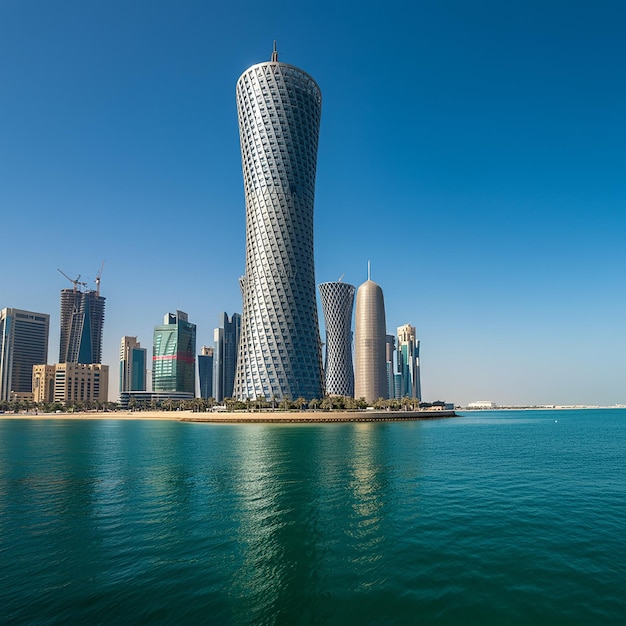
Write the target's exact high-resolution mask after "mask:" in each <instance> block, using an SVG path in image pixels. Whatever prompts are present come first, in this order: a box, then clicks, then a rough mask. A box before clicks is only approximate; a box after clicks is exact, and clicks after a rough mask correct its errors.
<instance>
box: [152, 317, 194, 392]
mask: <svg viewBox="0 0 626 626" xmlns="http://www.w3.org/2000/svg"><path fill="white" fill-rule="evenodd" d="M195 359H196V325H195V324H191V323H190V322H189V319H188V316H187V313H184V312H183V311H176V313H166V314H165V317H164V319H163V325H162V326H155V328H154V341H153V348H152V390H153V391H172V392H185V393H190V394H192V397H193V396H195V394H196V360H195Z"/></svg>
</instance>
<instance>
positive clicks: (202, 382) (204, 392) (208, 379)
mask: <svg viewBox="0 0 626 626" xmlns="http://www.w3.org/2000/svg"><path fill="white" fill-rule="evenodd" d="M198 382H199V393H198V396H199V397H200V398H213V397H214V396H213V348H208V347H207V346H202V348H200V354H199V355H198Z"/></svg>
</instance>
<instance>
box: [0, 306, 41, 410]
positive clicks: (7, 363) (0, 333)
mask: <svg viewBox="0 0 626 626" xmlns="http://www.w3.org/2000/svg"><path fill="white" fill-rule="evenodd" d="M49 329H50V316H49V315H48V314H46V313H34V312H32V311H23V310H22V309H12V308H6V309H2V310H1V311H0V400H5V401H12V400H30V399H31V398H32V391H33V387H32V385H33V365H36V364H38V363H47V361H48V333H49Z"/></svg>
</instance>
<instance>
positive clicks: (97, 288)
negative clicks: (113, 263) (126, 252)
mask: <svg viewBox="0 0 626 626" xmlns="http://www.w3.org/2000/svg"><path fill="white" fill-rule="evenodd" d="M103 269H104V261H102V265H101V266H100V271H99V272H98V273H97V274H96V279H95V280H96V296H100V279H101V278H102V270H103Z"/></svg>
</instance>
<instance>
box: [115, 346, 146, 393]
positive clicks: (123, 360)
mask: <svg viewBox="0 0 626 626" xmlns="http://www.w3.org/2000/svg"><path fill="white" fill-rule="evenodd" d="M147 361H148V355H147V350H146V349H145V348H142V347H141V344H140V343H139V342H138V341H137V337H122V341H121V345H120V393H123V392H124V391H145V390H146V382H147V380H146V368H147Z"/></svg>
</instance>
